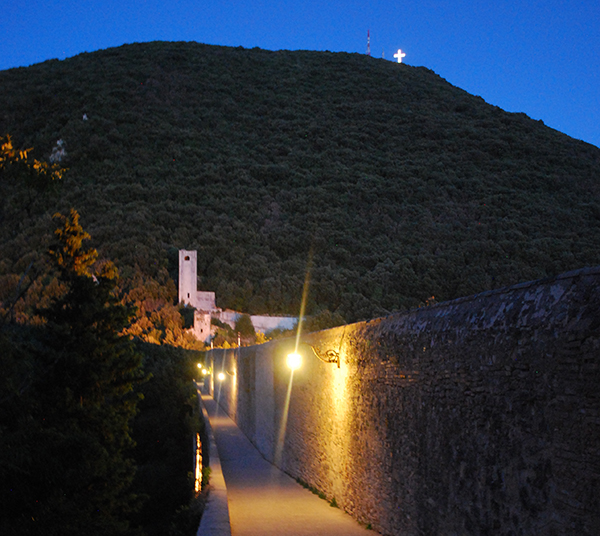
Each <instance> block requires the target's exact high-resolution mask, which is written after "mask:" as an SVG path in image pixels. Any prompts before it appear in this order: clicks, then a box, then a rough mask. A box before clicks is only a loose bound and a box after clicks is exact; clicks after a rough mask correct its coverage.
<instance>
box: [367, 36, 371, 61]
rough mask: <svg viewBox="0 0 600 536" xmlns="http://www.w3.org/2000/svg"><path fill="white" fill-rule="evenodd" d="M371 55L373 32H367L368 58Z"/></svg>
mask: <svg viewBox="0 0 600 536" xmlns="http://www.w3.org/2000/svg"><path fill="white" fill-rule="evenodd" d="M370 55H371V30H367V56H370Z"/></svg>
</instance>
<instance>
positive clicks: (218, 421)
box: [202, 394, 376, 536]
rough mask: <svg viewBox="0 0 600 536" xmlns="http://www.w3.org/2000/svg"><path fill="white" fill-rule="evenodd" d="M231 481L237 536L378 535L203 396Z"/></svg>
mask: <svg viewBox="0 0 600 536" xmlns="http://www.w3.org/2000/svg"><path fill="white" fill-rule="evenodd" d="M202 402H203V403H204V406H205V408H206V410H207V412H208V416H209V419H210V425H211V427H212V431H213V434H214V436H215V440H216V443H217V448H218V451H219V458H220V460H221V468H222V470H223V475H224V477H225V484H226V486H227V502H228V505H229V516H230V521H231V534H232V536H270V535H277V536H308V535H316V536H338V535H339V536H373V535H374V534H376V533H375V532H373V531H370V530H366V529H365V528H363V527H361V526H360V525H359V524H358V523H357V522H356V521H355V520H354V519H352V518H351V517H350V516H349V515H347V514H345V513H344V512H342V511H341V510H339V509H338V508H332V507H331V506H329V503H328V502H327V501H325V500H323V499H319V498H318V497H317V496H316V495H314V494H313V493H311V492H310V491H308V490H306V489H304V488H303V487H302V486H300V485H299V484H298V483H296V482H295V481H294V480H293V479H292V478H290V477H289V476H288V475H286V474H285V473H283V472H282V471H280V470H279V469H277V468H276V467H275V466H274V465H272V464H271V463H269V462H267V461H266V460H265V459H264V458H263V457H262V456H261V454H260V453H259V452H258V450H256V448H255V447H254V445H252V443H250V441H249V440H248V439H247V438H246V436H245V435H244V434H243V433H242V432H241V431H240V429H239V428H238V427H237V426H236V424H235V423H234V422H233V421H232V420H231V419H230V418H229V417H228V416H227V415H226V414H225V412H224V411H223V409H221V408H219V407H218V406H217V404H216V403H215V401H214V400H213V399H212V397H210V396H208V395H204V394H203V395H202Z"/></svg>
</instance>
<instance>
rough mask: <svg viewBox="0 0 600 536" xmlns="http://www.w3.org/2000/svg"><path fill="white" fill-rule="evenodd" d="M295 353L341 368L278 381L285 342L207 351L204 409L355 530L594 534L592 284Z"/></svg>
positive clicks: (598, 381) (599, 494)
mask: <svg viewBox="0 0 600 536" xmlns="http://www.w3.org/2000/svg"><path fill="white" fill-rule="evenodd" d="M303 340H304V341H306V342H308V343H310V344H311V345H313V346H314V347H315V348H316V349H317V350H318V351H321V352H325V351H327V350H335V351H339V352H340V355H341V364H340V367H339V368H338V367H337V366H336V365H335V364H328V363H324V362H322V361H320V360H319V359H317V358H316V357H315V356H314V355H313V354H312V352H311V351H310V349H308V348H307V347H306V346H301V347H300V350H301V351H302V354H303V366H302V368H301V369H299V370H297V371H295V372H294V374H293V378H291V376H292V375H291V372H290V371H289V369H287V368H286V366H285V356H286V355H287V353H288V352H289V351H290V350H292V349H293V348H294V345H295V344H294V343H295V341H293V340H286V341H279V342H271V343H268V344H264V345H260V346H254V347H250V348H242V349H238V350H215V351H213V352H211V353H209V359H211V360H212V362H213V370H214V371H215V373H218V372H219V371H220V370H223V371H225V372H226V379H225V380H224V381H223V382H221V383H217V382H215V387H214V389H215V397H216V398H217V399H218V401H219V403H220V404H221V405H222V406H223V407H224V408H225V409H226V410H227V411H228V412H229V413H230V415H231V416H232V417H233V418H234V419H235V420H236V422H237V423H238V426H239V427H240V428H241V429H242V430H243V431H244V433H246V435H247V436H248V437H249V438H250V439H251V441H252V442H253V443H254V444H255V445H256V446H257V447H258V449H259V450H260V451H261V453H262V454H263V455H264V456H265V457H266V458H267V459H269V460H271V461H274V462H275V463H276V464H277V465H279V466H280V467H282V468H283V469H284V470H285V471H286V472H288V473H289V474H290V475H292V476H294V477H297V478H301V479H302V480H303V481H305V482H307V483H309V484H310V485H312V486H314V487H315V488H317V489H319V490H321V491H323V492H324V493H325V494H326V495H327V497H328V498H329V499H332V498H333V497H335V499H336V502H337V504H338V505H339V506H340V507H341V508H343V509H344V510H346V511H347V512H349V513H350V514H352V515H353V516H354V517H355V518H356V519H357V520H358V521H360V522H362V523H365V524H368V523H370V524H371V525H372V527H373V528H374V529H376V530H377V531H379V532H381V533H382V534H386V535H397V534H403V535H417V534H427V535H429V534H436V535H437V534H440V535H444V534H447V535H462V534H490V535H503V534H506V535H509V534H515V535H517V534H536V535H538V534H540V535H544V534H548V535H555V534H556V535H558V534H565V535H566V534H569V535H571V534H578V535H579V534H582V535H583V534H585V535H598V534H600V268H594V269H587V270H582V271H579V272H573V273H570V274H565V275H562V276H560V277H557V278H555V279H552V280H545V281H537V282H531V283H526V284H522V285H517V286H515V287H511V288H508V289H503V290H498V291H493V292H487V293H483V294H480V295H476V296H472V297H468V298H463V299H459V300H455V301H452V302H447V303H442V304H438V305H434V306H431V307H427V308H423V309H418V310H415V311H410V312H407V313H402V314H396V315H392V316H389V317H387V318H382V319H377V320H373V321H370V322H363V323H358V324H352V325H349V326H345V327H340V328H335V329H331V330H326V331H322V332H318V333H313V334H309V335H306V336H304V337H303ZM290 378H291V380H292V382H291V386H290ZM288 392H290V396H289V400H288Z"/></svg>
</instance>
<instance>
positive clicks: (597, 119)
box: [0, 0, 600, 146]
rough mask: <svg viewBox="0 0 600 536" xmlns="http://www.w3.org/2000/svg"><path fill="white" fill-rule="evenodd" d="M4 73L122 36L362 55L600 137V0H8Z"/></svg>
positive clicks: (2, 38)
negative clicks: (398, 56) (397, 61)
mask: <svg viewBox="0 0 600 536" xmlns="http://www.w3.org/2000/svg"><path fill="white" fill-rule="evenodd" d="M3 4H4V5H3V6H2V9H1V10H0V70H3V69H8V68H11V67H18V66H26V65H31V64H33V63H38V62H41V61H44V60H47V59H50V58H58V59H64V58H67V57H70V56H74V55H76V54H79V53H80V52H92V51H94V50H98V49H103V48H108V47H113V46H120V45H122V44H124V43H134V42H144V41H155V40H166V41H198V42H201V43H208V44H216V45H230V46H240V45H241V46H243V47H247V48H252V47H260V48H265V49H270V50H278V49H288V50H298V49H306V50H330V51H332V52H342V51H345V52H360V53H365V52H366V44H367V30H370V31H371V54H372V55H373V56H377V57H381V55H382V52H383V53H385V58H386V59H389V60H390V61H394V60H393V54H394V52H395V51H396V50H397V49H398V48H402V50H403V51H404V52H406V54H407V56H406V58H405V59H404V62H405V63H407V64H409V65H418V66H421V65H423V66H425V67H428V68H429V69H432V70H433V71H435V72H436V73H438V74H439V75H440V76H442V77H443V78H445V79H446V80H448V81H449V82H450V83H452V84H454V85H455V86H458V87H461V88H462V89H464V90H466V91H468V92H469V93H472V94H474V95H480V96H481V97H483V99H485V100H486V101H487V102H489V103H490V104H495V105H497V106H500V107H501V108H503V109H504V110H507V111H510V112H524V113H526V114H527V115H529V116H530V117H532V118H534V119H542V120H543V121H544V123H546V125H548V126H550V127H553V128H555V129H557V130H560V131H562V132H565V133H566V134H568V135H570V136H572V137H574V138H578V139H582V140H584V141H587V142H589V143H593V144H594V145H596V146H600V0H546V1H544V0H513V1H508V0H494V1H491V0H480V1H467V0H440V1H435V0H421V1H419V0H407V1H405V2H398V1H397V2H394V1H391V0H371V1H369V2H367V1H363V0H344V1H337V0H319V1H316V0H310V1H301V0H298V1H295V2H291V1H283V2H275V1H273V0H244V1H233V0H229V1H223V0H197V1H190V0H171V1H165V0H137V1H135V2H133V1H127V0H118V1H115V0H106V1H103V2H100V1H96V0H76V1H75V0H63V1H61V0H46V1H40V0H33V1H31V0H30V1H22V0H12V1H7V2H3Z"/></svg>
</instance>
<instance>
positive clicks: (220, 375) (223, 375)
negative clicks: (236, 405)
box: [217, 372, 225, 382]
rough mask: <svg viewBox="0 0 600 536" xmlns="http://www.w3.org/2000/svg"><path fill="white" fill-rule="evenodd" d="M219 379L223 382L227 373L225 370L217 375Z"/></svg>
mask: <svg viewBox="0 0 600 536" xmlns="http://www.w3.org/2000/svg"><path fill="white" fill-rule="evenodd" d="M217 379H218V380H219V381H220V382H222V381H223V380H224V379H225V373H223V372H219V374H218V375H217Z"/></svg>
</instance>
